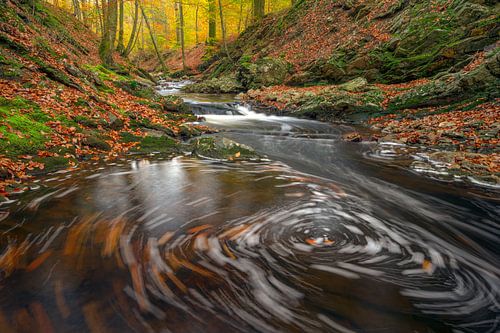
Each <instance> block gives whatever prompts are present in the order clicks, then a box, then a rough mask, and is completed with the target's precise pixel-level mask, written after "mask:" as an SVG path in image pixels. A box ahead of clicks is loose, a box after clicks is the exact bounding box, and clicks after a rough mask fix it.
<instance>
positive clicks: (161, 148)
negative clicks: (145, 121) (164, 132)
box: [132, 136, 179, 153]
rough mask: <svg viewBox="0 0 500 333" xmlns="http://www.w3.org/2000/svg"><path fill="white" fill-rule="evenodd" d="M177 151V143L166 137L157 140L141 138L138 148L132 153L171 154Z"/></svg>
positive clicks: (147, 137) (154, 138)
mask: <svg viewBox="0 0 500 333" xmlns="http://www.w3.org/2000/svg"><path fill="white" fill-rule="evenodd" d="M178 150H179V149H178V143H177V142H176V141H175V140H174V139H172V138H170V137H168V136H162V137H159V138H157V137H151V136H146V137H145V138H141V141H140V143H139V146H137V147H134V148H133V149H132V151H133V152H141V153H171V152H178Z"/></svg>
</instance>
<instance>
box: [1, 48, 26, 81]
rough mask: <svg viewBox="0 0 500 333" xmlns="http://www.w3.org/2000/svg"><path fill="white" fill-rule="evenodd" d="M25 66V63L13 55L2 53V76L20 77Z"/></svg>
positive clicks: (8, 77)
mask: <svg viewBox="0 0 500 333" xmlns="http://www.w3.org/2000/svg"><path fill="white" fill-rule="evenodd" d="M1 51H2V50H1V49H0V52H1ZM23 68H24V66H23V64H21V63H20V62H18V61H17V60H15V59H14V58H13V57H12V56H10V55H7V54H3V53H0V77H2V78H6V79H15V78H18V77H20V76H21V75H22V69H23Z"/></svg>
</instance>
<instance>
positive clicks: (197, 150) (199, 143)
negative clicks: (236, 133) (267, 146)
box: [193, 137, 260, 161]
mask: <svg viewBox="0 0 500 333" xmlns="http://www.w3.org/2000/svg"><path fill="white" fill-rule="evenodd" d="M193 154H194V155H196V156H199V157H202V158H213V159H219V160H229V161H239V160H250V159H257V158H259V157H260V156H259V155H258V154H257V153H256V152H255V150H253V148H251V147H249V146H246V145H243V144H239V143H237V142H235V141H232V140H229V139H227V138H221V137H204V138H199V139H196V140H195V141H194V142H193Z"/></svg>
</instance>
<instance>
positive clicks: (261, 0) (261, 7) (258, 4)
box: [253, 0, 266, 22]
mask: <svg viewBox="0 0 500 333" xmlns="http://www.w3.org/2000/svg"><path fill="white" fill-rule="evenodd" d="M265 9H266V0H253V19H254V21H255V22H257V21H259V20H260V19H262V18H263V17H264V14H265Z"/></svg>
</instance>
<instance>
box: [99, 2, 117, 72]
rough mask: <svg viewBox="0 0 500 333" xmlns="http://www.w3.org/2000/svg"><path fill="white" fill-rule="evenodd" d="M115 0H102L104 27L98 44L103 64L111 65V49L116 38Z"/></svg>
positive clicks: (113, 62)
mask: <svg viewBox="0 0 500 333" xmlns="http://www.w3.org/2000/svg"><path fill="white" fill-rule="evenodd" d="M116 1H117V0H109V1H108V2H106V0H103V1H102V4H103V17H104V27H103V33H102V37H101V44H100V45H99V55H100V57H101V60H102V62H103V63H104V65H106V66H108V67H113V66H114V65H115V61H114V59H113V51H114V45H115V39H116V21H117V10H118V6H117V2H116Z"/></svg>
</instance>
